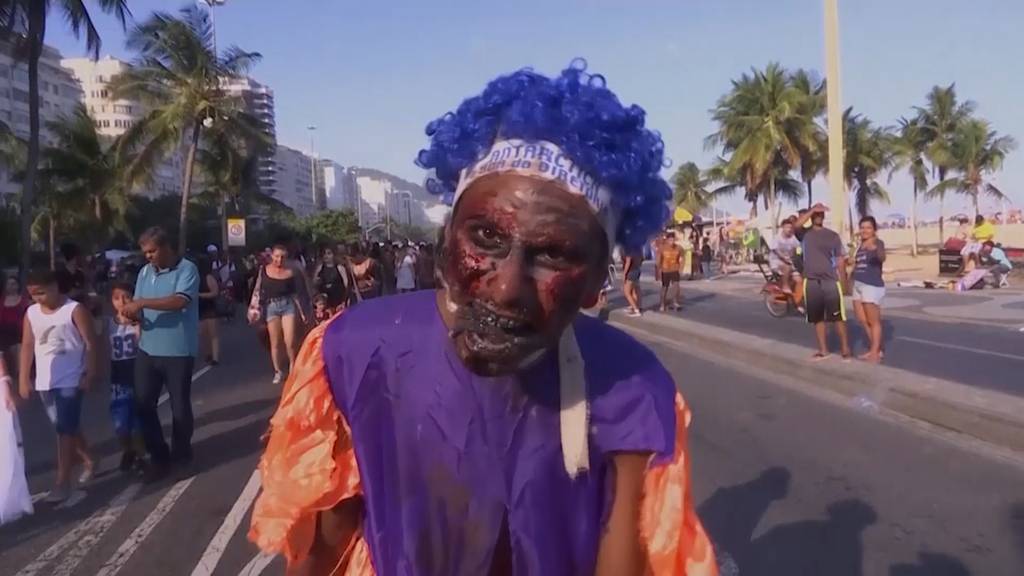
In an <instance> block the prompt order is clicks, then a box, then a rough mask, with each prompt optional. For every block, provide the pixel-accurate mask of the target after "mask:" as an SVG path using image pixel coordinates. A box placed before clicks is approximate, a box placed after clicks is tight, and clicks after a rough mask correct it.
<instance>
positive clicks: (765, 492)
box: [698, 467, 917, 576]
mask: <svg viewBox="0 0 1024 576" xmlns="http://www.w3.org/2000/svg"><path fill="white" fill-rule="evenodd" d="M789 484H790V472H789V470H787V469H786V468H782V467H773V468H768V469H766V470H765V471H764V472H762V473H761V474H760V475H758V477H757V478H754V479H753V480H750V481H749V482H745V483H743V484H738V485H736V486H728V487H725V488H719V489H718V490H716V491H715V492H714V493H713V494H712V495H711V496H710V497H709V498H708V499H707V500H706V501H705V502H704V503H703V504H701V505H700V507H699V508H698V514H699V515H700V518H701V521H702V522H703V523H704V526H705V528H706V529H707V530H708V533H709V535H710V536H711V539H712V541H713V542H714V543H715V548H716V550H717V551H718V553H719V555H720V556H721V557H722V559H725V558H727V557H731V559H732V561H733V562H734V563H735V567H736V568H738V573H739V574H742V575H743V576H790V575H798V574H828V575H829V576H863V574H864V572H863V567H862V564H863V556H864V546H863V542H862V535H863V533H864V530H865V529H866V528H867V527H868V526H871V525H872V524H874V523H875V522H876V521H877V520H878V516H877V514H876V513H875V510H874V508H872V507H871V505H869V504H868V503H866V502H864V501H863V500H859V499H848V500H841V501H837V502H834V503H832V504H831V505H829V506H828V508H827V509H826V517H825V518H824V519H809V520H801V521H797V522H790V523H788V524H780V525H777V526H773V527H772V528H770V529H769V530H768V531H767V532H765V533H764V534H762V535H761V536H759V537H757V538H753V535H754V532H755V531H756V529H757V526H758V524H759V523H760V521H761V519H762V517H763V516H764V514H765V512H767V511H768V508H769V507H770V506H771V505H772V504H773V503H774V502H776V501H778V500H782V499H784V498H786V496H787V495H788V493H789ZM913 574H917V573H913ZM908 576H909V575H908Z"/></svg>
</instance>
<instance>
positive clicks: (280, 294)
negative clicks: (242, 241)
mask: <svg viewBox="0 0 1024 576" xmlns="http://www.w3.org/2000/svg"><path fill="white" fill-rule="evenodd" d="M296 274H297V273H296V270H295V268H294V267H292V266H289V265H288V248H286V247H285V246H284V245H280V244H279V245H276V246H274V248H273V251H272V252H271V256H270V263H269V264H267V265H266V266H264V267H263V269H262V270H260V273H259V278H258V279H257V280H256V289H255V291H254V292H253V295H252V302H251V303H250V307H249V321H250V322H252V323H256V322H258V321H259V320H261V319H262V320H263V321H264V322H266V323H267V332H268V333H269V336H270V360H271V362H272V363H273V364H274V384H280V383H281V381H282V380H283V379H284V374H285V363H284V358H282V356H287V358H288V367H291V366H293V365H294V364H295V355H296V354H297V353H298V347H299V340H300V338H301V334H300V329H301V325H300V324H299V322H300V315H301V313H302V308H301V306H299V303H298V297H299V290H300V288H301V287H303V286H305V283H304V282H302V279H301V278H299V277H298V276H297V275H296Z"/></svg>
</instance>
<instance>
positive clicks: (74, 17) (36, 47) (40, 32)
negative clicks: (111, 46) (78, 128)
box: [0, 0, 131, 279]
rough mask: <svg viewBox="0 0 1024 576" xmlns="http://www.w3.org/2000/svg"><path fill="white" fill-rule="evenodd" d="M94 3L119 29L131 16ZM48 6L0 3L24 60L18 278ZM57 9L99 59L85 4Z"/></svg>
mask: <svg viewBox="0 0 1024 576" xmlns="http://www.w3.org/2000/svg"><path fill="white" fill-rule="evenodd" d="M95 4H96V5H97V6H99V8H100V10H101V11H103V12H104V13H106V14H114V16H115V17H117V20H118V21H119V22H120V23H121V27H122V28H124V27H125V26H126V25H127V21H128V18H130V17H131V12H130V11H129V10H128V2H127V0H96V1H95ZM50 7H51V2H50V0H0V20H2V22H0V25H2V26H3V27H5V28H6V29H7V30H10V31H14V32H16V33H18V34H19V35H22V37H23V41H22V42H21V45H20V46H19V50H18V51H19V52H20V55H21V56H22V57H25V58H26V59H27V60H28V97H29V108H28V118H29V120H28V123H29V139H28V150H27V153H26V156H27V158H26V166H25V177H24V185H23V188H22V193H21V228H20V230H19V235H18V237H19V240H20V251H21V254H20V261H21V274H22V276H24V275H25V274H26V273H27V272H28V268H29V265H30V264H31V254H32V250H31V245H32V226H31V224H32V222H33V221H34V219H33V218H32V216H31V215H32V211H33V206H34V205H35V196H34V194H35V189H36V188H35V187H36V172H37V171H38V168H39V58H40V56H42V53H43V43H44V40H45V38H46V21H47V16H48V15H49V12H50ZM57 7H58V10H59V13H60V15H61V17H62V19H63V20H64V21H65V22H66V23H67V24H68V26H69V27H70V28H71V31H72V32H73V33H74V34H75V37H76V38H80V37H81V34H82V30H83V29H84V30H85V45H86V48H87V49H88V50H89V52H91V53H92V55H93V57H94V58H99V55H100V46H101V43H102V41H101V40H100V35H99V32H97V30H96V27H95V26H94V25H93V23H92V17H91V16H90V14H89V8H88V6H87V5H86V2H85V1H84V0H60V2H57ZM23 279H24V278H23Z"/></svg>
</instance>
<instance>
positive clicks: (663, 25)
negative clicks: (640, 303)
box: [47, 0, 1024, 214]
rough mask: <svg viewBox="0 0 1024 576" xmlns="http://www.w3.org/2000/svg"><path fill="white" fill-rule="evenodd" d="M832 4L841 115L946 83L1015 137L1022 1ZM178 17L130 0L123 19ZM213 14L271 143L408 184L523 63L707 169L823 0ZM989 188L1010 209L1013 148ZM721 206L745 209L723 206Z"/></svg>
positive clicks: (796, 59) (111, 32)
mask: <svg viewBox="0 0 1024 576" xmlns="http://www.w3.org/2000/svg"><path fill="white" fill-rule="evenodd" d="M840 4H841V7H840V12H841V24H840V26H841V32H840V36H841V42H842V48H841V50H842V66H843V76H842V89H843V94H842V98H843V105H844V106H853V107H854V108H855V109H856V110H858V111H859V112H861V113H864V114H866V115H867V116H868V117H870V118H871V119H872V120H874V121H875V122H878V123H882V124H888V123H893V122H895V120H896V119H897V118H898V117H899V116H900V115H906V114H909V113H910V112H911V106H913V105H917V104H923V100H924V95H925V93H926V92H927V91H928V90H929V88H931V86H933V85H935V84H949V83H951V82H956V84H957V89H958V92H959V93H960V94H961V95H962V97H966V98H970V99H973V100H975V101H976V102H977V103H978V105H979V115H981V116H983V117H985V118H987V119H989V120H990V121H992V123H993V125H994V126H995V128H996V129H997V130H999V131H1000V132H1001V133H1008V134H1012V135H1014V136H1015V137H1016V138H1017V139H1018V140H1024V108H1022V93H1024V78H1022V76H1021V74H1020V66H1021V60H1022V59H1024V48H1022V47H1021V44H1020V39H1019V34H1020V30H1021V28H1022V25H1024V2H1022V1H1021V0H973V1H971V2H967V1H965V0H898V1H893V0H840ZM182 5H183V4H182V3H179V2H177V1H175V0H135V1H133V2H130V6H131V7H132V10H133V12H134V13H135V16H136V18H139V19H142V18H144V17H145V16H146V15H147V14H149V13H150V12H151V11H153V10H157V9H158V10H165V11H175V10H177V9H178V8H180V7H181V6H182ZM94 11H95V12H98V10H95V9H94ZM216 17H217V26H218V41H219V43H220V44H221V45H222V46H226V45H228V44H237V45H239V46H241V47H243V48H245V49H248V50H255V51H259V52H261V53H262V54H263V61H262V62H261V63H260V64H259V65H258V66H257V67H256V69H255V70H254V72H253V76H254V77H255V78H256V79H257V80H259V81H261V82H264V83H266V84H268V85H270V86H271V87H272V88H273V89H274V91H275V97H276V103H277V124H278V140H279V141H280V142H281V143H283V144H286V145H289V146H293V147H298V148H303V149H308V147H309V135H308V132H307V130H306V127H307V126H309V125H311V124H313V125H316V126H317V128H318V129H317V131H316V149H317V152H319V153H320V154H322V155H324V156H328V157H331V158H333V159H335V160H336V161H338V162H340V163H342V164H355V165H360V166H370V167H374V168H379V169H382V170H386V171H389V172H393V173H395V174H398V175H400V176H403V177H405V178H408V179H411V180H414V181H419V180H421V179H422V176H423V175H422V172H421V171H420V170H419V169H417V168H416V167H415V165H414V164H413V163H412V159H413V158H414V157H415V154H416V152H417V151H418V150H419V148H420V147H422V145H423V144H424V143H425V137H424V136H423V127H424V126H425V125H426V123H427V122H428V121H429V120H431V119H432V118H435V117H437V116H439V115H440V114H442V113H444V112H445V111H447V110H450V109H452V108H454V107H455V106H457V105H458V103H459V102H460V101H461V99H462V98H464V97H466V96H467V95H470V94H473V93H476V92H478V91H479V90H480V89H482V87H483V86H484V84H485V83H486V82H487V80H489V79H490V78H492V77H494V76H496V75H498V74H500V73H504V72H508V71H511V70H514V69H516V68H519V67H522V66H532V67H534V68H536V69H538V70H539V71H542V72H546V73H555V72H557V71H558V70H560V69H561V68H562V67H564V66H565V65H566V64H568V63H569V62H570V60H572V58H574V57H576V56H582V57H584V58H586V59H587V60H588V62H589V63H590V69H591V71H593V72H598V73H601V74H603V75H604V76H605V77H606V78H607V79H608V82H609V86H610V88H612V89H613V90H614V91H616V92H617V93H618V95H619V96H620V98H621V99H622V100H623V101H624V102H627V103H632V102H635V103H637V104H640V105H641V106H642V107H644V108H645V109H646V110H647V112H648V114H649V118H648V125H649V126H651V127H653V128H655V129H657V130H659V131H661V133H662V135H663V137H664V139H665V144H666V149H667V152H668V155H669V156H670V157H671V159H672V160H673V162H674V163H675V164H677V165H678V164H679V163H681V162H685V161H688V160H693V161H696V162H697V163H698V164H700V165H702V166H704V165H707V164H708V163H709V162H710V161H711V159H712V158H713V153H710V152H705V151H704V149H703V144H702V143H703V139H704V137H705V136H706V135H707V134H709V133H710V132H711V131H712V130H713V126H712V124H711V122H710V120H709V114H708V109H709V108H711V107H712V106H713V105H714V103H715V100H716V99H717V98H718V97H719V96H720V95H721V94H722V93H723V92H724V91H726V90H727V89H728V87H729V80H730V79H732V78H735V77H737V76H739V75H740V74H741V73H743V72H744V71H746V70H748V69H749V68H750V67H751V66H757V67H763V66H764V65H765V64H767V63H768V62H770V61H779V62H781V63H782V64H783V65H784V66H786V67H790V68H796V67H806V68H812V69H816V70H819V71H823V70H824V56H823V46H824V39H823V33H822V0H635V1H632V2H622V1H621V0H619V1H614V0H589V1H587V0H576V1H573V0H518V1H516V2H479V1H469V0H458V1H454V0H452V1H445V0H430V1H425V0H401V1H386V0H381V1H379V2H356V1H349V0H287V1H283V0H227V3H226V5H224V6H221V7H218V8H217V16H216ZM95 18H96V21H97V24H98V27H99V28H100V31H101V34H102V36H103V39H104V45H103V49H102V52H103V54H110V55H113V56H117V57H121V58H126V59H130V58H131V54H128V53H126V51H125V50H124V46H123V34H122V32H121V31H120V29H119V27H118V25H117V24H116V23H115V22H114V21H113V20H112V19H110V18H108V17H105V16H102V15H97V16H96V17H95ZM47 41H48V43H50V44H52V45H55V46H56V47H57V48H59V49H60V50H61V51H62V52H63V53H64V54H65V55H71V56H74V55H81V54H83V53H84V44H83V43H81V42H78V41H76V40H75V39H74V37H73V36H72V35H71V33H70V32H68V31H67V30H66V29H65V28H64V27H63V25H62V23H61V22H60V20H58V19H56V18H55V19H53V20H52V21H51V28H50V31H49V33H48V38H47ZM997 183H998V184H999V185H1000V186H1001V187H1002V188H1003V190H1004V191H1005V192H1008V193H1010V194H1011V196H1012V198H1013V200H1014V201H1015V203H1017V204H1018V205H1019V204H1021V203H1024V150H1020V149H1018V150H1017V151H1016V152H1015V153H1014V154H1013V155H1012V156H1011V157H1010V158H1009V160H1008V161H1007V162H1006V164H1005V167H1004V170H1003V172H1002V173H1001V174H999V175H998V177H997ZM889 189H890V192H891V194H892V196H893V208H892V209H891V210H890V209H889V208H886V207H884V206H878V207H876V213H879V214H886V213H888V212H891V211H894V210H896V211H902V212H906V210H907V206H908V202H909V200H908V198H909V195H910V191H909V186H908V182H907V181H906V180H905V179H902V178H897V179H895V180H894V181H893V182H892V183H891V185H890V187H889ZM817 190H818V191H820V192H821V193H823V194H824V192H825V187H824V185H823V184H819V186H818V187H817ZM726 204H727V206H728V207H729V208H732V209H739V210H745V209H744V208H742V206H743V204H742V203H741V202H740V201H739V200H738V199H737V200H734V201H731V202H726ZM959 204H961V202H959V201H955V202H954V203H952V208H953V209H956V208H957V207H958V206H959ZM931 211H934V210H933V209H926V213H928V212H931Z"/></svg>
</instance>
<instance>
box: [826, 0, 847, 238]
mask: <svg viewBox="0 0 1024 576" xmlns="http://www.w3.org/2000/svg"><path fill="white" fill-rule="evenodd" d="M825 70H826V72H825V76H826V86H827V97H828V181H829V189H830V190H831V192H832V205H831V207H830V208H831V210H830V212H831V216H832V226H833V227H834V228H835V230H836V232H838V233H839V236H840V237H841V238H845V237H846V227H847V225H848V223H847V222H846V204H847V197H846V183H845V182H844V179H843V108H842V101H841V98H840V95H841V92H840V79H839V75H840V72H839V0H825Z"/></svg>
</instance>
